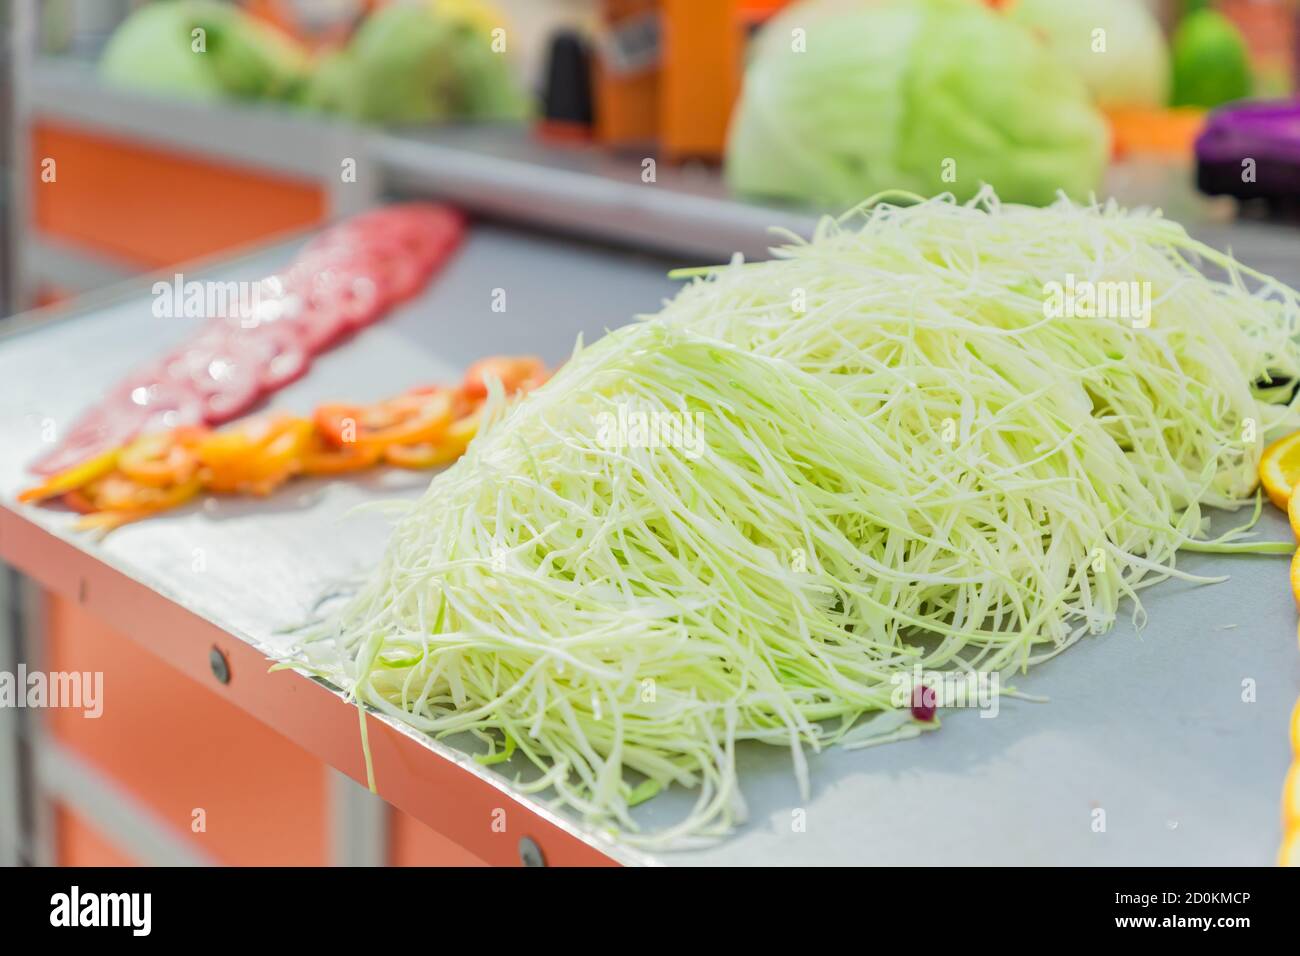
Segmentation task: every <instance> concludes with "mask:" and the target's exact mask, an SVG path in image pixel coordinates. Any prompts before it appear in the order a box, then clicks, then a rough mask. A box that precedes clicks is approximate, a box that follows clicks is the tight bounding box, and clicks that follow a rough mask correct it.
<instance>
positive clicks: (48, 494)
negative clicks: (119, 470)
mask: <svg viewBox="0 0 1300 956" xmlns="http://www.w3.org/2000/svg"><path fill="white" fill-rule="evenodd" d="M117 454H118V449H116V448H114V449H113V450H112V451H106V452H104V453H103V454H102V455H96V456H95V457H94V458H91V459H89V460H88V461H83V462H82V463H81V464H80V465H74V466H72V467H71V468H69V469H68V470H67V471H61V472H59V473H58V474H57V475H51V476H50V477H49V478H47V479H46V480H45V481H43V482H41V484H39V485H37V486H36V487H35V488H28V489H27V490H26V491H22V492H19V494H18V500H19V501H44V500H45V499H46V498H54V497H56V496H58V495H62V494H66V493H68V492H69V491H75V490H76V489H77V488H80V487H81V486H82V485H85V484H87V483H88V482H91V481H94V480H95V479H96V478H102V477H103V476H104V475H106V474H108V473H109V472H110V471H112V470H113V469H114V468H116V467H117Z"/></svg>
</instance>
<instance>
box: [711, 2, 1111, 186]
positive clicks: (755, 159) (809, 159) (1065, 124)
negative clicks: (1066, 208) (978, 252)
mask: <svg viewBox="0 0 1300 956" xmlns="http://www.w3.org/2000/svg"><path fill="white" fill-rule="evenodd" d="M1108 151H1109V138H1108V133H1107V129H1106V125H1105V122H1104V120H1103V119H1102V117H1101V115H1100V114H1099V113H1098V112H1097V110H1096V108H1095V107H1094V105H1093V104H1092V101H1091V99H1090V97H1089V96H1088V93H1087V90H1086V89H1085V87H1084V85H1083V83H1082V81H1081V80H1080V79H1079V78H1078V76H1077V75H1076V74H1075V73H1074V72H1073V71H1072V70H1069V69H1067V68H1063V67H1062V66H1061V64H1060V63H1059V61H1058V60H1057V59H1056V58H1055V57H1054V56H1053V55H1052V54H1051V53H1050V52H1049V51H1048V48H1047V46H1046V44H1045V43H1044V42H1043V41H1042V40H1041V39H1039V38H1037V37H1035V36H1034V35H1033V34H1032V33H1031V32H1030V31H1029V30H1028V29H1026V28H1025V27H1022V26H1020V25H1019V24H1016V23H1014V22H1012V21H1011V20H1009V19H1007V18H1006V17H1005V16H1002V15H1000V14H997V13H994V12H992V11H990V10H988V9H986V8H984V7H983V6H982V5H979V4H977V3H974V2H968V0H910V2H903V0H885V2H876V0H859V2H857V3H852V2H849V0H822V2H819V3H818V2H814V3H805V4H799V5H797V6H794V7H792V8H790V9H789V10H788V11H786V12H785V13H783V14H782V15H781V16H779V17H777V18H776V19H774V20H773V21H772V22H771V23H770V24H769V25H768V26H767V27H766V28H765V31H764V34H763V35H762V36H760V37H759V39H758V42H757V43H756V44H755V46H754V54H753V57H752V59H751V60H750V62H749V65H748V67H747V69H746V73H745V83H744V88H743V90H742V92H741V98H740V102H739V104H738V105H737V108H736V111H735V114H734V116H733V119H732V125H731V129H730V133H729V137H728V143H727V156H726V169H727V178H728V181H729V182H730V183H731V185H732V188H733V189H735V190H736V191H737V192H740V193H742V194H748V195H753V196H764V197H770V198H776V199H787V200H795V201H801V202H808V203H812V204H815V205H818V206H824V207H827V208H831V207H838V208H843V207H845V206H847V205H852V204H854V203H857V202H859V201H861V200H863V199H865V198H867V197H868V196H870V195H872V194H873V193H876V192H880V191H882V190H890V189H901V190H906V191H909V192H915V193H920V194H922V195H926V196H930V195H935V194H937V193H941V192H951V193H953V194H954V195H955V196H956V197H957V198H958V199H959V200H965V199H969V198H970V197H972V196H974V195H975V193H976V192H977V191H978V190H979V188H980V186H981V185H982V184H984V183H988V184H990V185H992V186H993V187H994V188H995V189H996V190H997V192H998V193H999V195H1000V196H1001V197H1002V199H1003V200H1004V201H1006V202H1015V203H1029V204H1035V205H1043V204H1046V203H1049V202H1051V201H1052V200H1053V199H1054V198H1055V197H1056V194H1057V192H1058V191H1063V192H1065V193H1066V194H1067V195H1069V196H1071V197H1074V198H1080V199H1082V198H1086V197H1087V195H1088V193H1089V192H1090V191H1091V190H1093V189H1095V188H1096V186H1097V184H1098V181H1099V180H1100V177H1101V173H1102V170H1103V169H1104V167H1105V162H1106V157H1107V154H1108Z"/></svg>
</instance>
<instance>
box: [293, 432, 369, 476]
mask: <svg viewBox="0 0 1300 956" xmlns="http://www.w3.org/2000/svg"><path fill="white" fill-rule="evenodd" d="M382 451H383V449H381V448H379V447H378V446H376V445H352V446H349V447H347V448H336V447H335V446H334V445H332V444H330V443H329V442H327V441H326V440H325V439H324V438H322V437H321V436H320V435H319V434H316V433H313V434H312V437H311V441H310V442H309V443H308V446H307V450H306V451H304V452H303V456H302V473H303V474H304V475H341V474H345V473H347V472H349V471H360V470H362V469H364V468H369V467H371V466H372V465H374V464H376V463H377V462H378V461H379V456H380V454H381V453H382Z"/></svg>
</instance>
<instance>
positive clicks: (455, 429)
mask: <svg viewBox="0 0 1300 956" xmlns="http://www.w3.org/2000/svg"><path fill="white" fill-rule="evenodd" d="M478 427H479V416H478V413H477V412H476V413H474V414H472V415H468V416H466V417H464V418H459V419H457V420H456V421H455V422H453V423H452V426H451V427H450V428H448V429H447V434H446V435H445V436H444V437H443V440H442V441H440V442H420V443H418V444H412V445H389V446H388V447H387V448H385V449H384V461H386V462H388V463H389V464H390V465H395V466H396V467H398V468H436V467H438V466H439V465H446V464H449V463H451V462H453V461H455V460H456V459H457V458H459V457H460V456H461V455H463V454H465V449H466V448H468V447H469V443H470V441H471V440H472V439H473V438H474V436H475V435H476V434H477V433H478Z"/></svg>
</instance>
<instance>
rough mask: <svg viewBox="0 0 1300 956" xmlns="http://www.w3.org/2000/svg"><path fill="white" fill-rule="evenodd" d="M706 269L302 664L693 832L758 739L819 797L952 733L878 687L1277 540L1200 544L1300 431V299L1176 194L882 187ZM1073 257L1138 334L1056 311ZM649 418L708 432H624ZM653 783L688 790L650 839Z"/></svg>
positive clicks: (580, 790) (420, 508) (574, 379)
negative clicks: (1124, 205)
mask: <svg viewBox="0 0 1300 956" xmlns="http://www.w3.org/2000/svg"><path fill="white" fill-rule="evenodd" d="M692 273H693V274H694V275H695V276H696V278H695V281H693V282H692V283H691V284H689V285H688V286H687V287H686V288H684V289H683V290H682V291H681V293H680V294H679V295H678V296H677V297H676V298H675V299H674V300H673V301H671V302H670V303H668V304H667V306H666V307H665V308H664V309H663V311H662V312H661V313H659V314H658V315H656V316H653V317H650V318H649V319H648V320H646V321H642V322H640V323H637V324H635V325H632V326H628V327H625V328H621V329H619V330H617V331H615V332H612V333H610V334H608V335H606V336H605V337H604V338H603V339H601V340H600V341H598V342H597V343H596V344H594V345H592V346H589V347H585V348H584V347H581V346H580V347H579V348H578V349H577V351H576V352H575V353H574V355H573V357H572V359H571V360H570V361H569V362H568V363H567V364H566V365H565V366H564V367H563V368H562V369H561V370H560V371H559V373H558V374H557V375H556V376H555V377H554V379H552V380H551V381H550V382H549V383H548V384H547V385H546V386H545V387H543V388H542V389H540V390H539V391H537V392H535V393H534V394H532V395H530V396H528V397H527V398H526V399H524V400H523V401H522V402H520V403H518V404H517V405H515V406H514V407H512V408H505V409H502V410H501V412H500V414H499V416H498V418H497V420H496V421H494V422H493V423H492V425H491V426H490V427H489V428H487V429H486V430H485V432H484V433H483V434H481V435H480V436H479V437H478V439H477V440H476V441H475V442H474V443H473V444H472V446H471V447H470V449H469V451H468V453H467V454H466V455H465V457H464V458H463V459H462V460H461V461H460V462H458V463H457V464H456V465H454V466H453V467H451V468H450V469H448V470H447V471H446V472H445V473H443V474H441V475H439V476H437V477H436V478H435V479H434V480H433V482H432V484H431V485H430V487H429V489H428V492H427V493H426V494H425V495H424V496H423V497H422V498H421V499H420V500H419V501H418V502H416V503H414V505H413V506H412V507H411V508H410V510H409V512H407V513H406V514H405V515H404V517H403V518H402V519H401V520H400V522H399V523H398V525H397V527H396V531H395V533H394V535H393V538H392V541H391V544H390V545H389V548H388V551H387V554H386V556H385V557H384V559H383V561H382V563H381V564H380V566H379V567H378V568H377V569H376V570H375V572H374V574H373V575H372V576H371V577H370V578H369V581H368V583H366V584H365V585H364V587H362V588H361V590H360V591H359V592H358V593H357V594H355V595H354V596H353V597H352V598H351V600H350V602H349V603H348V604H347V605H346V607H345V608H344V609H343V610H342V611H340V612H338V613H337V614H335V615H333V616H332V617H331V618H330V619H329V620H328V621H327V622H326V623H325V624H324V625H323V626H322V627H321V628H320V630H319V631H318V632H317V634H316V635H315V638H314V641H313V642H312V643H310V644H309V646H308V647H307V648H306V650H307V657H306V658H305V659H306V660H308V661H310V662H311V664H310V665H309V666H311V667H315V668H318V669H319V671H318V672H320V673H324V674H327V675H328V676H329V677H330V678H331V679H333V680H335V681H337V682H338V683H340V684H341V685H343V686H344V687H346V688H347V689H348V690H349V691H350V692H351V693H353V694H354V695H355V697H356V699H357V700H358V701H360V702H363V703H364V704H368V705H370V706H371V707H373V708H376V709H378V710H379V711H382V712H383V713H386V714H391V715H393V716H394V717H397V718H400V719H401V720H403V721H406V722H407V723H409V724H411V725H413V726H414V727H416V728H419V729H421V730H424V731H427V732H429V733H430V734H436V735H445V734H452V733H459V732H465V731H470V732H473V733H475V734H478V735H479V736H480V737H482V738H483V739H484V740H485V741H487V742H488V749H489V753H490V757H489V759H490V760H493V761H495V760H498V759H504V758H505V757H506V756H508V755H515V756H516V759H518V757H519V755H522V757H523V758H526V760H527V761H530V762H531V763H532V764H534V765H535V766H536V767H537V768H539V772H535V773H532V774H525V775H523V776H524V777H525V778H526V779H523V780H521V786H523V787H524V788H525V789H527V790H533V791H548V792H549V793H551V794H552V795H553V797H554V799H555V800H556V801H557V802H558V803H559V804H562V805H566V806H567V807H569V808H571V809H572V810H573V811H575V812H577V813H578V814H580V815H582V816H583V817H584V818H586V819H587V820H588V821H589V822H591V823H593V824H596V825H598V826H601V827H605V828H610V829H617V830H619V831H621V832H622V834H623V835H624V838H626V839H631V840H633V841H636V840H642V841H646V842H650V841H654V842H658V843H664V842H681V841H683V840H687V839H698V838H701V837H709V836H716V835H719V834H723V833H725V832H727V831H728V830H729V829H731V828H732V827H733V826H734V825H735V824H737V823H738V822H740V821H741V820H743V818H744V803H743V799H742V796H741V791H740V788H739V785H738V780H737V773H736V769H735V753H736V744H737V742H739V741H743V740H759V741H763V742H766V743H770V744H780V745H787V746H789V747H790V748H791V749H792V752H793V754H794V758H795V761H794V762H795V771H796V774H797V775H798V777H799V780H800V783H801V785H802V786H803V787H804V788H805V790H806V789H807V787H808V770H807V766H806V763H805V760H804V756H803V751H804V749H805V748H808V749H812V750H817V749H819V748H821V747H823V746H825V745H827V744H830V743H837V742H838V743H841V744H847V745H864V744H869V743H874V742H877V741H880V740H892V739H899V738H901V737H906V736H914V735H915V734H916V733H919V731H920V730H921V729H922V728H923V727H925V728H928V727H931V726H935V725H934V724H922V723H920V722H919V721H917V720H915V719H914V718H913V717H912V715H911V712H910V710H909V709H908V708H907V706H906V705H904V706H902V707H899V706H897V698H896V695H895V694H893V691H894V689H895V688H896V687H897V686H898V685H897V683H896V682H891V679H892V678H894V677H895V676H896V675H898V674H900V673H903V672H909V671H912V669H913V667H914V665H915V664H917V663H918V662H919V663H920V665H921V666H922V667H923V668H925V669H926V670H941V671H954V670H955V671H971V670H974V671H978V672H986V673H993V672H996V673H999V674H1008V675H1009V674H1011V673H1014V672H1018V671H1019V670H1020V669H1023V668H1024V667H1026V666H1027V665H1030V664H1033V663H1036V662H1038V661H1042V660H1044V659H1046V658H1048V657H1051V656H1053V655H1055V654H1057V653H1059V652H1060V651H1061V650H1063V649H1064V648H1066V647H1068V646H1069V645H1070V644H1072V643H1073V642H1074V641H1076V640H1078V639H1079V638H1080V637H1081V636H1083V635H1085V634H1088V633H1099V632H1102V631H1105V630H1107V629H1109V628H1110V627H1111V626H1112V625H1113V623H1114V622H1115V619H1116V615H1117V613H1118V611H1119V609H1120V604H1121V602H1123V601H1124V600H1125V599H1129V600H1130V601H1131V607H1132V608H1133V614H1134V618H1135V620H1136V621H1137V622H1138V623H1139V624H1140V623H1141V617H1142V610H1141V605H1140V603H1139V602H1138V600H1137V595H1136V592H1137V590H1138V589H1140V588H1142V587H1146V586H1148V585H1150V584H1153V583H1155V582H1158V581H1160V580H1163V579H1165V578H1168V577H1170V576H1173V575H1176V574H1179V573H1180V572H1177V571H1176V570H1175V567H1174V565H1175V557H1176V552H1177V551H1178V550H1179V549H1180V548H1188V547H1192V548H1196V549H1200V550H1215V551H1237V550H1241V551H1251V550H1254V551H1277V550H1282V548H1279V547H1278V546H1274V545H1271V544H1268V543H1255V542H1251V541H1248V540H1244V536H1245V534H1246V528H1248V527H1249V525H1246V526H1245V527H1243V528H1240V529H1238V530H1236V531H1233V532H1230V533H1229V534H1227V535H1221V536H1219V537H1217V538H1215V539H1213V540H1212V541H1210V540H1206V535H1207V533H1208V515H1207V513H1206V510H1205V509H1206V506H1214V507H1222V508H1232V507H1235V506H1237V505H1238V504H1239V503H1241V502H1242V501H1243V500H1250V498H1251V493H1252V490H1253V489H1254V487H1255V470H1256V464H1257V461H1258V458H1259V453H1260V449H1261V447H1262V444H1263V442H1264V441H1265V440H1266V439H1267V438H1268V437H1270V436H1271V435H1273V434H1275V433H1278V432H1281V431H1284V430H1289V429H1294V428H1296V427H1298V426H1300V414H1298V413H1297V407H1296V403H1295V402H1294V401H1293V400H1292V399H1291V398H1290V394H1291V392H1292V390H1293V389H1292V388H1290V387H1288V386H1287V385H1286V381H1287V380H1288V379H1295V378H1300V352H1298V350H1297V344H1296V340H1295V335H1296V332H1297V322H1298V317H1300V309H1298V308H1297V296H1296V294H1295V293H1294V292H1293V291H1292V290H1290V289H1289V288H1287V287H1285V286H1283V285H1282V284H1280V283H1278V282H1276V281H1275V280H1272V279H1270V278H1268V277H1266V276H1263V275H1260V274H1258V273H1255V272H1253V271H1251V270H1249V269H1246V268H1245V267H1243V266H1240V265H1238V264H1236V263H1235V262H1233V261H1232V260H1231V259H1230V258H1228V257H1227V256H1224V255H1221V254H1219V253H1217V252H1215V251H1213V250H1211V249H1209V248H1207V247H1205V246H1203V245H1201V244H1199V243H1197V242H1195V241H1193V240H1191V239H1190V238H1189V237H1188V236H1187V235H1186V233H1185V232H1184V230H1183V229H1182V228H1181V227H1180V226H1178V225H1176V224H1174V223H1172V222H1169V221H1166V220H1164V219H1162V218H1161V217H1160V216H1159V215H1158V214H1154V213H1148V212H1133V213H1128V212H1124V211H1122V210H1120V209H1118V208H1116V207H1115V206H1113V205H1104V206H1099V205H1093V206H1086V207H1081V206H1077V205H1073V204H1070V203H1068V202H1066V201H1064V200H1062V201H1061V202H1059V203H1057V204H1056V205H1054V206H1052V207H1050V208H1046V209H1031V208H1025V207H1013V206H1003V205H1000V204H999V203H998V201H997V199H996V197H994V196H993V195H992V194H991V193H989V192H987V191H986V192H984V193H982V194H981V195H980V196H978V197H977V198H976V199H975V200H972V201H971V202H970V203H967V204H964V205H959V204H956V203H954V202H952V201H951V200H950V199H942V198H941V199H935V200H930V201H926V202H922V203H918V204H915V205H910V206H905V207H899V206H895V205H891V204H889V203H887V202H881V201H876V202H869V203H868V204H865V205H864V206H863V207H861V208H859V209H858V210H855V211H854V212H853V213H851V214H849V215H846V216H845V217H843V218H841V219H840V220H838V221H833V220H826V221H824V222H822V223H821V225H820V226H819V228H818V230H817V233H816V235H815V236H814V237H813V238H812V239H811V241H802V240H798V239H797V238H795V237H790V240H789V244H788V245H786V246H785V247H783V248H781V249H779V250H776V258H775V259H773V260H772V261H767V262H760V263H752V264H743V263H740V262H739V261H737V262H733V263H732V264H730V265H727V266H722V267H718V268H716V269H706V270H692ZM1207 273H1208V275H1207ZM1211 276H1212V277H1211ZM1068 277H1073V280H1072V281H1073V282H1074V287H1075V288H1076V289H1077V288H1080V286H1079V283H1081V282H1084V281H1086V282H1091V283H1098V282H1133V281H1136V282H1139V283H1141V282H1149V283H1150V286H1149V292H1150V303H1151V307H1150V313H1149V318H1150V322H1149V325H1148V326H1146V327H1141V326H1142V325H1143V322H1142V320H1141V319H1133V318H1131V317H1128V316H1109V317H1106V316H1102V317H1093V318H1082V317H1074V318H1065V317H1061V318H1055V317H1048V316H1047V315H1046V314H1045V309H1044V302H1045V299H1047V298H1049V295H1048V293H1047V292H1046V291H1045V290H1046V289H1048V288H1051V284H1052V283H1061V284H1065V283H1066V282H1067V278H1068ZM1097 288H1102V287H1100V286H1098V287H1097ZM634 411H635V412H646V413H652V415H651V418H650V419H647V420H657V421H672V420H674V419H673V416H677V418H676V420H677V421H678V422H679V423H681V429H688V428H689V426H688V424H687V423H695V424H697V425H698V428H699V433H698V437H699V438H700V439H701V440H699V441H697V442H694V443H690V442H688V441H687V440H686V439H685V436H686V435H687V434H688V430H680V429H679V432H672V431H671V430H669V431H665V432H664V434H666V435H669V437H673V436H674V435H679V434H680V436H682V440H681V441H676V442H670V443H669V444H668V445H667V446H665V445H663V444H662V443H660V444H656V443H654V442H649V441H640V440H632V439H631V438H630V437H629V436H630V434H631V433H630V432H626V433H624V432H620V433H618V434H619V435H622V437H623V438H625V439H628V440H626V441H621V442H620V441H618V440H611V432H610V430H609V427H608V426H609V423H610V422H611V421H616V420H617V416H618V415H620V414H623V416H624V421H627V420H629V419H628V418H627V416H628V415H629V414H630V413H631V412H634ZM602 413H605V414H606V415H609V416H614V417H612V418H611V417H606V418H602ZM654 416H658V418H657V419H656V418H654ZM602 425H603V426H604V431H603V432H602ZM614 437H615V438H618V435H615V436H614ZM1255 502H1256V514H1258V497H1257V496H1256V498H1255ZM872 715H874V719H869V720H864V721H860V720H859V718H863V717H871V716H872ZM669 786H677V787H684V788H695V790H696V791H697V796H698V799H697V800H696V801H695V802H694V804H693V808H692V809H691V811H690V812H689V813H688V814H687V815H686V816H685V817H684V818H683V819H681V820H679V821H677V822H676V823H675V824H674V825H672V826H670V827H668V828H666V829H663V828H657V829H655V830H654V831H653V832H645V831H638V827H637V823H636V821H635V820H634V819H633V816H632V814H631V813H630V808H631V807H632V806H634V805H635V804H636V803H638V802H640V801H641V800H644V799H645V798H647V797H648V796H652V795H653V794H654V793H656V792H657V791H659V790H660V789H662V788H666V787H669Z"/></svg>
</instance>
